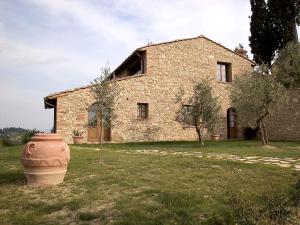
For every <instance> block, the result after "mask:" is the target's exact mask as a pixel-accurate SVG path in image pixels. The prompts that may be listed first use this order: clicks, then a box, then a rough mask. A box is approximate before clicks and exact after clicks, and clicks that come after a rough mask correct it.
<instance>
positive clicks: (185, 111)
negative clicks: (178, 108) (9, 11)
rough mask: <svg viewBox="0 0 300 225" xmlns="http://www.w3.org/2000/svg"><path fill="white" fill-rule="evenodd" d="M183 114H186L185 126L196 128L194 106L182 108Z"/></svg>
mask: <svg viewBox="0 0 300 225" xmlns="http://www.w3.org/2000/svg"><path fill="white" fill-rule="evenodd" d="M182 107H183V108H182V110H183V114H184V121H183V122H184V124H186V125H189V126H194V125H195V120H194V117H193V110H194V106H191V105H184V106H182Z"/></svg>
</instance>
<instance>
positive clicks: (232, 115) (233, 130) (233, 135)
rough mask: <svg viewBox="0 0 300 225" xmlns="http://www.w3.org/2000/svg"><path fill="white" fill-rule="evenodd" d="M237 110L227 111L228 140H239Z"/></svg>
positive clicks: (230, 109)
mask: <svg viewBox="0 0 300 225" xmlns="http://www.w3.org/2000/svg"><path fill="white" fill-rule="evenodd" d="M236 117H237V115H236V110H235V109H234V108H229V109H228V110H227V138H228V139H237V135H238V132H237V122H236Z"/></svg>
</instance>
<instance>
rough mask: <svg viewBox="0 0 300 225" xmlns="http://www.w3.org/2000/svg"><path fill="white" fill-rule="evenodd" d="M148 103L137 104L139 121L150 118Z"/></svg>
mask: <svg viewBox="0 0 300 225" xmlns="http://www.w3.org/2000/svg"><path fill="white" fill-rule="evenodd" d="M148 106H149V105H148V103H137V110H138V118H139V119H146V118H148V111H149V110H148V108H149V107H148Z"/></svg>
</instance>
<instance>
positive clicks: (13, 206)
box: [0, 141, 300, 225]
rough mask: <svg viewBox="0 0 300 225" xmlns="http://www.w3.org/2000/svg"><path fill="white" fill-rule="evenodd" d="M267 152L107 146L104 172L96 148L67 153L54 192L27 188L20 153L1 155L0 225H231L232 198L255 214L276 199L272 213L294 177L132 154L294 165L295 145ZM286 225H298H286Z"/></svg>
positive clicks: (187, 145) (221, 146)
mask: <svg viewBox="0 0 300 225" xmlns="http://www.w3.org/2000/svg"><path fill="white" fill-rule="evenodd" d="M272 145H273V146H272V147H261V145H260V143H259V142H250V141H231V142H229V141H221V142H207V143H206V146H205V147H201V146H200V145H199V144H198V143H197V142H158V143H129V144H106V145H104V146H105V153H104V160H105V164H104V165H100V164H98V156H99V151H95V150H94V148H97V147H98V146H97V145H81V146H71V161H70V165H69V168H68V173H67V175H66V177H65V181H64V183H63V184H60V185H58V186H55V187H28V186H26V185H25V178H24V175H23V171H22V167H21V165H20V154H21V149H22V146H16V147H0V196H1V201H0V224H5V225H6V224H14V225H15V224H128V225H129V224H130V225H135V224H136V225H138V224H139V225H140V224H153V225H159V224H216V225H217V224H230V222H226V217H227V216H228V215H233V214H234V213H235V212H234V211H233V209H234V207H235V205H234V204H233V205H232V202H234V201H233V200H232V199H234V198H235V197H236V196H238V198H240V199H243V201H242V203H241V204H240V203H239V204H240V205H241V207H244V206H245V207H248V206H249V205H257V207H260V205H263V204H265V203H261V204H260V202H266V201H265V200H264V199H269V196H273V197H274V196H275V197H276V201H277V200H278V201H279V203H278V202H276V201H273V200H274V198H273V197H272V198H271V197H270V198H271V199H273V200H272V201H273V202H271V203H270V205H272V204H273V206H274V207H272V208H276V207H277V206H278V204H281V202H284V200H285V198H284V197H285V196H286V195H287V194H289V193H290V191H291V190H293V188H294V186H295V183H296V182H297V180H298V179H299V177H300V176H299V173H298V172H296V171H295V170H293V169H292V168H280V167H278V166H273V165H264V164H262V163H253V164H246V163H242V162H234V161H228V160H217V159H209V158H206V157H203V158H197V157H194V156H182V155H173V154H168V155H154V154H138V153H136V150H160V151H166V152H169V153H173V152H179V151H180V152H199V151H200V152H203V153H228V154H235V155H241V156H254V155H255V156H270V157H278V158H286V157H289V158H293V159H300V143H299V142H274V143H272ZM120 150H123V151H120ZM232 196H233V197H232ZM267 201H268V200H267ZM237 202H239V201H237ZM244 202H245V204H244ZM239 204H238V203H237V205H239ZM247 204H248V206H247ZM246 209H248V208H246ZM250 212H251V210H250ZM275 214H276V213H275ZM245 217H246V215H245ZM253 217H255V215H253ZM294 220H295V219H294ZM294 220H293V221H294ZM298 222H299V221H298ZM240 224H242V223H240ZM243 224H251V223H249V222H245V223H243ZM254 224H255V223H254ZM261 224H263V223H261ZM266 224H268V223H267V222H266ZM278 224H279V223H278ZM290 224H297V223H295V222H294V223H293V222H292V220H291V222H290Z"/></svg>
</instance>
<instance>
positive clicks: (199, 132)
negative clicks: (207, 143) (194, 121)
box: [196, 126, 204, 146]
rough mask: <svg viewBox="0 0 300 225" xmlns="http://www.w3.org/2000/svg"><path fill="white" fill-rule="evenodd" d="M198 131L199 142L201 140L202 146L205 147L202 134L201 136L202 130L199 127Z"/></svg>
mask: <svg viewBox="0 0 300 225" xmlns="http://www.w3.org/2000/svg"><path fill="white" fill-rule="evenodd" d="M196 131H197V134H198V140H199V142H201V145H202V146H203V145H204V143H203V140H202V134H201V130H200V128H199V127H198V126H196Z"/></svg>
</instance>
